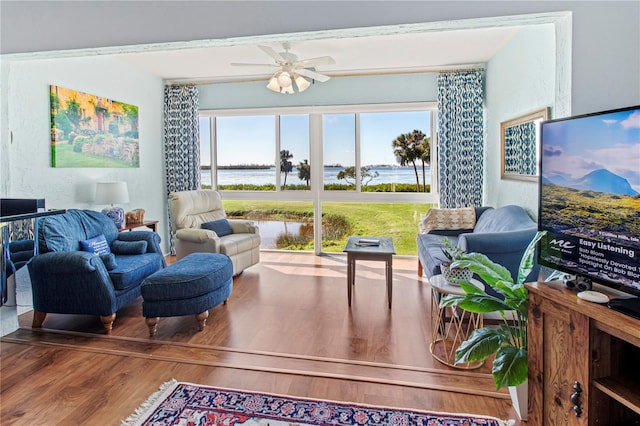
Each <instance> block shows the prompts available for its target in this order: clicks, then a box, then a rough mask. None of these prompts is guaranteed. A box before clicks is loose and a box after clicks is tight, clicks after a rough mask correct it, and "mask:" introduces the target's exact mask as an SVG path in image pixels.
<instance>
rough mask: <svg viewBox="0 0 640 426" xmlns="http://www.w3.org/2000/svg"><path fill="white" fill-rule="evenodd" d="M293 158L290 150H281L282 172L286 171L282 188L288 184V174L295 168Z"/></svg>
mask: <svg viewBox="0 0 640 426" xmlns="http://www.w3.org/2000/svg"><path fill="white" fill-rule="evenodd" d="M292 158H293V154H291V153H290V152H289V150H286V149H282V150H280V173H284V184H283V185H282V188H285V187H286V186H287V175H288V174H289V173H291V171H292V170H293V163H292V162H291V161H289V160H291V159H292Z"/></svg>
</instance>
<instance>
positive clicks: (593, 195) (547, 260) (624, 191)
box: [538, 105, 640, 318]
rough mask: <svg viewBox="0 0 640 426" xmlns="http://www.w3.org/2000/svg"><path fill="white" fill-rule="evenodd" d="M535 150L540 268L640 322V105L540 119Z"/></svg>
mask: <svg viewBox="0 0 640 426" xmlns="http://www.w3.org/2000/svg"><path fill="white" fill-rule="evenodd" d="M540 144H541V146H540V198H539V210H538V228H539V229H540V230H542V231H547V233H546V235H545V237H544V238H543V239H542V240H541V241H540V246H539V250H538V262H539V263H540V264H541V265H544V266H548V267H550V268H553V269H556V270H558V271H561V272H565V273H568V274H571V275H574V276H575V278H576V279H577V280H580V282H582V283H586V286H582V287H583V288H584V287H588V286H590V283H598V284H602V285H605V286H609V287H614V288H616V289H618V290H621V291H622V292H623V295H622V296H623V297H616V298H614V299H612V300H611V301H610V302H609V307H611V308H613V309H616V310H619V311H622V312H624V313H626V314H628V315H631V316H634V317H637V318H640V299H639V298H638V296H640V105H638V106H632V107H626V108H620V109H616V110H609V111H602V112H597V113H592V114H585V115H578V116H573V117H568V118H560V119H553V120H547V121H544V122H542V124H541V129H540ZM626 295H628V297H627V296H626Z"/></svg>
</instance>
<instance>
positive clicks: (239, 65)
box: [229, 62, 280, 67]
mask: <svg viewBox="0 0 640 426" xmlns="http://www.w3.org/2000/svg"><path fill="white" fill-rule="evenodd" d="M229 65H232V66H234V67H279V66H280V65H278V64H248V63H244V62H231V63H230V64H229Z"/></svg>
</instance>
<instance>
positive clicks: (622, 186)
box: [542, 169, 638, 196]
mask: <svg viewBox="0 0 640 426" xmlns="http://www.w3.org/2000/svg"><path fill="white" fill-rule="evenodd" d="M542 182H543V183H552V184H555V185H561V186H566V187H568V188H572V189H579V190H586V191H595V192H607V193H609V194H617V195H630V196H635V195H638V192H637V191H636V190H634V189H633V188H632V187H631V185H630V184H629V181H628V180H627V179H625V178H623V177H622V176H619V175H617V174H615V173H613V172H610V171H609V170H607V169H598V170H594V171H592V172H589V173H587V174H586V175H584V176H582V177H581V178H577V179H567V178H566V177H565V176H562V175H560V174H557V175H554V176H547V177H544V178H543V180H542Z"/></svg>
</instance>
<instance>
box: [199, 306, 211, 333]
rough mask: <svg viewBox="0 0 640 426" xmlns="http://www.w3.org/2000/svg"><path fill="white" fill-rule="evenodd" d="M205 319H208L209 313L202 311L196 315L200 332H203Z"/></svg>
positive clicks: (205, 323)
mask: <svg viewBox="0 0 640 426" xmlns="http://www.w3.org/2000/svg"><path fill="white" fill-rule="evenodd" d="M207 318H209V311H204V312H201V313H199V314H196V319H197V320H198V328H199V329H200V331H202V330H204V327H205V325H207Z"/></svg>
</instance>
